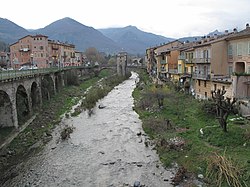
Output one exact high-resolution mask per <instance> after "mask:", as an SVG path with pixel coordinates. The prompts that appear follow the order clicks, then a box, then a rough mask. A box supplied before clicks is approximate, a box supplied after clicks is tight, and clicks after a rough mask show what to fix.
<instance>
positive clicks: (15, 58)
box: [8, 34, 84, 69]
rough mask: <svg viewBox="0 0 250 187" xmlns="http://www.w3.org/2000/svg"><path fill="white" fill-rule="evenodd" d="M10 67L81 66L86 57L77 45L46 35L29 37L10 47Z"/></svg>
mask: <svg viewBox="0 0 250 187" xmlns="http://www.w3.org/2000/svg"><path fill="white" fill-rule="evenodd" d="M9 56H10V60H9V64H8V67H12V68H15V69H17V68H19V67H21V66H24V65H27V66H37V67H38V68H48V67H55V66H56V67H59V66H61V67H65V66H80V65H82V63H83V61H84V55H83V54H82V53H81V52H79V51H76V49H75V45H73V44H67V43H62V42H59V41H54V40H50V39H48V36H45V35H40V34H39V35H27V36H25V37H23V38H20V39H19V40H18V41H17V42H15V43H13V44H11V45H10V55H9Z"/></svg>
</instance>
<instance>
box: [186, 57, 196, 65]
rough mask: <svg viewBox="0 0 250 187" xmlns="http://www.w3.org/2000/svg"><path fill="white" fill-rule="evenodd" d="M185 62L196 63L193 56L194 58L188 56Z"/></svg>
mask: <svg viewBox="0 0 250 187" xmlns="http://www.w3.org/2000/svg"><path fill="white" fill-rule="evenodd" d="M185 63H186V64H193V63H194V59H193V58H192V59H188V58H187V59H186V60H185Z"/></svg>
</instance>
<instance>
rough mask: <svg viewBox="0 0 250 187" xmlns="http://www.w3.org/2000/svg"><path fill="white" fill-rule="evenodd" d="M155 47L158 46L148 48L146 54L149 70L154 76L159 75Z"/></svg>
mask: <svg viewBox="0 0 250 187" xmlns="http://www.w3.org/2000/svg"><path fill="white" fill-rule="evenodd" d="M155 49H156V47H152V48H148V49H146V55H145V62H146V65H147V72H148V73H149V74H150V75H151V76H153V77H156V75H157V62H156V58H155Z"/></svg>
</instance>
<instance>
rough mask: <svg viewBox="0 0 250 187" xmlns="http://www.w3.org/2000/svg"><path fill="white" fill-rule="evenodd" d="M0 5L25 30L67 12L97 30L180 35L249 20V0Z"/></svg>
mask: <svg viewBox="0 0 250 187" xmlns="http://www.w3.org/2000/svg"><path fill="white" fill-rule="evenodd" d="M0 4H1V11H0V17H1V18H7V19H9V20H10V21H13V22H14V23H16V24H18V25H19V26H21V27H23V28H25V29H38V28H42V27H45V26H47V25H49V24H50V23H52V22H54V21H56V20H58V19H62V18H64V17H70V18H72V19H75V20H76V21H78V22H80V23H82V24H84V25H87V26H91V27H94V28H95V29H99V28H108V27H124V26H128V25H133V26H136V27H137V28H139V29H141V30H143V31H146V32H151V33H154V34H159V35H163V36H166V37H173V38H180V37H185V36H195V35H205V34H208V33H209V32H211V31H214V30H216V29H218V30H219V31H224V30H226V29H228V30H231V29H233V28H238V30H241V29H243V28H245V25H246V23H250V10H249V9H250V0H71V1H70V0H42V1H38V0H2V1H1V3H0ZM0 27H1V25H0Z"/></svg>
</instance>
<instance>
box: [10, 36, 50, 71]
mask: <svg viewBox="0 0 250 187" xmlns="http://www.w3.org/2000/svg"><path fill="white" fill-rule="evenodd" d="M10 60H11V62H12V65H13V68H19V67H20V66H23V65H27V66H32V65H33V66H37V67H40V68H45V67H47V66H48V62H49V54H48V37H47V36H44V35H35V36H31V35H27V36H25V37H23V38H21V39H19V40H18V41H17V42H16V43H14V44H11V45H10Z"/></svg>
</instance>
